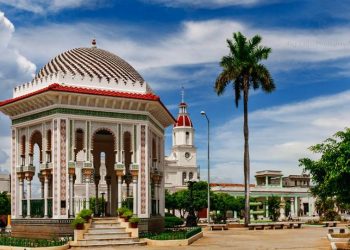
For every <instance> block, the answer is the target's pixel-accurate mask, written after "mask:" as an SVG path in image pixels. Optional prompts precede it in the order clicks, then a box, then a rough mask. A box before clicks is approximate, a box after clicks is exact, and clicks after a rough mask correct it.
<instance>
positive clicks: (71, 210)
mask: <svg viewBox="0 0 350 250" xmlns="http://www.w3.org/2000/svg"><path fill="white" fill-rule="evenodd" d="M73 189H74V176H73V175H72V174H70V175H69V217H70V218H73V217H74V200H73V196H74V190H73Z"/></svg>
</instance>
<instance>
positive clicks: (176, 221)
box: [164, 216, 184, 228]
mask: <svg viewBox="0 0 350 250" xmlns="http://www.w3.org/2000/svg"><path fill="white" fill-rule="evenodd" d="M164 222H165V228H172V227H176V226H181V225H182V224H183V223H184V222H183V220H182V219H180V218H179V217H173V216H171V217H169V216H166V217H165V218H164Z"/></svg>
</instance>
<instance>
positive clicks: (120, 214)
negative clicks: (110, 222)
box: [117, 207, 131, 217]
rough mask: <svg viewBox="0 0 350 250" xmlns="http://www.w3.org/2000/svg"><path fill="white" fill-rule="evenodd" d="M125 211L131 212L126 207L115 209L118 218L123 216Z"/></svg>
mask: <svg viewBox="0 0 350 250" xmlns="http://www.w3.org/2000/svg"><path fill="white" fill-rule="evenodd" d="M127 211H131V210H130V209H129V208H127V207H120V208H118V209H117V213H118V215H119V216H120V217H122V216H123V214H124V213H125V212H127Z"/></svg>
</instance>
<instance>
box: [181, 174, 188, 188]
mask: <svg viewBox="0 0 350 250" xmlns="http://www.w3.org/2000/svg"><path fill="white" fill-rule="evenodd" d="M186 177H187V174H186V172H183V173H182V185H183V186H184V185H185V184H186V183H185V182H186Z"/></svg>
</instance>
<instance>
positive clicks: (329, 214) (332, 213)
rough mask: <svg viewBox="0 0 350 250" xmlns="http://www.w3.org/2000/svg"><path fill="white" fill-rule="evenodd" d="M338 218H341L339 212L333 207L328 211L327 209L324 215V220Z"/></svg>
mask: <svg viewBox="0 0 350 250" xmlns="http://www.w3.org/2000/svg"><path fill="white" fill-rule="evenodd" d="M338 219H339V214H338V213H337V212H336V211H334V210H332V209H328V210H327V211H325V212H324V214H323V216H322V220H323V221H334V220H338Z"/></svg>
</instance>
